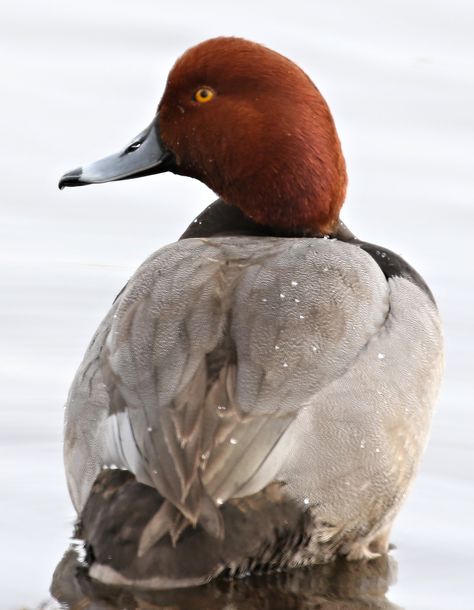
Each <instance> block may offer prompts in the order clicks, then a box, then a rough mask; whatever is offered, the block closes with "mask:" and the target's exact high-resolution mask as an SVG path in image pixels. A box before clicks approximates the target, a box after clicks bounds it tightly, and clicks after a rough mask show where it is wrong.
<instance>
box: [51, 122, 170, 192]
mask: <svg viewBox="0 0 474 610" xmlns="http://www.w3.org/2000/svg"><path fill="white" fill-rule="evenodd" d="M157 119H158V115H157V116H156V118H155V119H154V120H153V122H152V123H151V124H150V125H149V126H148V127H147V128H146V129H144V130H143V131H142V132H141V133H139V134H138V136H136V137H135V138H134V139H133V140H132V141H131V142H130V144H128V145H127V146H126V147H125V148H124V149H123V150H121V151H120V152H119V153H116V154H114V155H110V156H108V157H105V158H104V159H100V160H99V161H95V162H94V163H89V164H88V165H84V166H82V167H78V168H77V169H74V170H72V171H70V172H67V173H66V174H64V176H62V177H61V179H60V180H59V184H58V186H59V188H60V189H63V188H64V187H66V186H83V185H85V184H100V183H102V182H112V181H115V180H127V179H130V178H138V177H140V176H147V175H149V174H157V173H160V172H166V171H170V170H171V171H172V170H173V165H174V156H173V154H172V153H171V152H170V151H168V150H167V149H166V147H165V146H164V145H163V143H162V142H161V139H160V137H159V132H158V121H157Z"/></svg>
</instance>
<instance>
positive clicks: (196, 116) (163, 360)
mask: <svg viewBox="0 0 474 610" xmlns="http://www.w3.org/2000/svg"><path fill="white" fill-rule="evenodd" d="M165 171H171V172H174V173H176V174H181V175H184V176H191V177H194V178H197V179H198V180H201V181H202V182H204V183H205V184H206V185H207V186H209V187H210V188H211V189H212V190H213V191H215V192H216V193H217V195H218V196H219V199H218V200H217V201H216V202H215V203H213V204H212V205H211V206H210V207H208V208H207V209H206V210H204V212H203V213H202V214H201V215H200V216H199V217H198V218H197V219H196V220H195V221H194V222H193V223H191V225H190V227H189V228H188V229H187V230H186V231H185V232H184V234H183V235H182V237H181V239H180V240H179V241H177V242H176V243H173V244H171V245H168V246H166V247H164V248H162V249H160V250H159V251H158V252H156V253H154V254H153V255H152V256H151V257H150V258H149V259H148V260H146V261H145V262H144V263H143V265H142V266H141V267H140V268H139V269H138V271H137V272H136V273H135V275H134V276H133V277H132V278H131V279H130V281H129V282H128V284H127V285H126V287H125V288H124V289H123V290H122V292H121V293H120V294H119V296H118V297H117V298H116V300H115V302H114V304H113V306H112V309H111V310H110V312H109V313H108V314H107V316H106V317H105V319H104V321H103V322H102V323H101V325H100V326H99V329H98V330H97V332H96V334H95V336H94V337H93V339H92V342H91V344H90V346H89V348H88V350H87V352H86V355H85V357H84V360H83V362H82V364H81V366H80V368H79V371H78V373H77V375H76V377H75V380H74V382H73V385H72V388H71V390H70V393H69V397H68V401H67V406H66V425H65V444H64V454H65V466H66V474H67V481H68V487H69V491H70V494H71V498H72V501H73V503H74V506H75V508H76V510H77V513H78V516H79V519H78V526H77V536H78V537H80V538H82V539H83V540H84V541H85V542H86V546H87V549H88V553H87V561H88V564H89V566H90V567H89V573H90V575H91V576H92V577H93V578H95V579H98V580H101V581H103V582H106V583H111V584H126V585H135V586H142V587H156V588H172V587H182V586H193V585H199V584H201V583H204V582H207V581H209V580H210V579H212V578H213V577H215V576H217V575H219V574H222V573H224V574H228V575H241V574H246V573H248V572H249V571H262V570H271V569H283V568H291V567H296V566H301V565H309V564H314V563H324V562H328V561H331V560H333V559H335V558H336V557H338V556H345V557H346V558H347V559H349V560H356V559H363V558H367V559H370V558H373V557H375V556H377V555H379V554H383V553H385V552H386V551H387V549H388V543H389V533H390V529H391V526H392V523H393V521H394V518H395V516H396V515H397V513H398V511H399V509H400V507H401V504H402V502H403V500H404V498H405V496H406V494H407V491H408V489H409V487H410V484H411V482H412V481H413V478H414V476H415V473H416V470H417V468H418V465H419V462H420V458H421V455H422V453H423V450H424V447H425V445H426V441H427V436H428V431H429V426H430V419H431V414H432V409H433V406H434V403H435V400H436V396H437V393H438V388H439V384H440V379H441V375H442V367H443V347H442V333H441V323H440V318H439V314H438V311H437V308H436V305H435V302H434V300H433V296H432V294H431V292H430V290H429V288H428V287H427V285H426V284H425V282H424V281H423V279H422V278H421V277H420V275H419V274H418V273H417V272H416V271H415V270H414V269H412V268H411V267H410V266H409V265H408V264H407V263H406V262H405V261H404V260H402V259H401V258H400V257H399V256H398V255H396V254H394V253H393V252H390V251H389V250H386V249H385V248H382V247H379V246H374V245H372V244H369V243H365V242H363V241H360V240H358V239H356V238H355V237H354V235H353V234H352V233H351V232H350V231H349V230H348V229H347V227H345V226H344V224H343V223H342V222H341V221H340V219H339V212H340V209H341V206H342V204H343V201H344V197H345V192H346V183H347V178H346V170H345V163H344V158H343V155H342V151H341V146H340V142H339V138H338V135H337V132H336V128H335V125H334V122H333V119H332V116H331V113H330V111H329V108H328V106H327V104H326V102H325V101H324V99H323V97H322V95H321V93H320V92H319V91H318V89H317V88H316V87H315V86H314V84H313V83H312V81H311V80H310V79H309V78H308V76H307V75H306V74H305V73H304V72H303V71H302V70H301V69H300V68H299V67H298V66H296V65H295V64H294V63H292V62H291V61H290V60H288V59H286V58H285V57H283V56H281V55H279V54H278V53H275V52H274V51H271V50H269V49H267V48H265V47H263V46H261V45H258V44H255V43H252V42H249V41H246V40H242V39H239V38H216V39H212V40H208V41H206V42H203V43H201V44H199V45H197V46H195V47H193V48H191V49H189V50H188V51H186V52H185V53H184V55H183V56H182V57H181V58H180V59H178V61H177V62H176V64H175V65H174V67H173V68H172V70H171V72H170V74H169V77H168V81H167V84H166V88H165V91H164V94H163V97H162V99H161V102H160V104H159V106H158V111H157V114H156V116H155V118H154V119H153V121H152V123H151V124H150V125H149V126H148V127H147V128H146V129H145V130H144V131H143V132H142V133H140V134H139V135H138V136H137V137H136V138H135V139H134V140H132V142H131V143H130V144H129V145H128V146H126V147H125V148H124V149H123V150H122V151H120V152H119V153H118V154H116V155H112V156H109V157H106V158H105V159H103V160H100V161H97V162H95V163H92V164H90V165H86V166H83V167H81V168H79V169H76V170H73V171H71V172H69V173H67V174H65V175H64V176H63V177H62V178H61V180H60V183H59V186H60V187H61V188H62V187H65V186H80V185H85V184H92V183H100V182H108V181H112V180H124V179H129V178H136V177H139V176H145V175H149V174H157V173H161V172H165Z"/></svg>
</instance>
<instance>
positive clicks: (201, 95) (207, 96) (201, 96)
mask: <svg viewBox="0 0 474 610" xmlns="http://www.w3.org/2000/svg"><path fill="white" fill-rule="evenodd" d="M214 96H215V93H214V91H213V90H212V89H209V87H200V88H199V89H198V90H197V91H196V93H195V94H194V100H195V101H196V102H199V103H200V104H205V103H206V102H210V101H211V100H212V98H213V97H214Z"/></svg>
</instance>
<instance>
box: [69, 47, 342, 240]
mask: <svg viewBox="0 0 474 610" xmlns="http://www.w3.org/2000/svg"><path fill="white" fill-rule="evenodd" d="M164 171H172V172H175V173H179V174H183V175H186V176H192V177H194V178H198V179H199V180H201V181H202V182H204V183H205V184H207V185H208V186H209V187H210V188H211V189H212V190H213V191H215V192H216V193H217V194H218V195H220V197H222V199H224V201H226V202H227V203H230V204H233V205H235V206H238V207H239V208H240V209H241V210H242V211H243V212H244V214H246V215H247V216H248V217H250V218H251V219H253V220H254V221H256V222H257V223H260V224H263V225H267V226H269V227H270V228H275V229H280V230H283V232H286V231H289V232H295V233H298V234H301V233H303V234H304V233H309V234H315V233H323V234H325V233H330V232H331V229H332V228H333V227H334V225H335V224H336V222H337V220H338V217H339V210H340V208H341V206H342V203H343V201H344V196H345V192H346V183H347V177H346V169H345V164H344V158H343V156H342V151H341V145H340V143H339V138H338V137H337V133H336V128H335V126H334V122H333V120H332V117H331V113H330V112H329V108H328V107H327V104H326V102H325V101H324V99H323V97H322V96H321V94H320V93H319V91H318V90H317V89H316V87H315V86H314V84H313V83H312V82H311V81H310V79H309V78H308V77H307V76H306V74H305V73H304V72H303V71H302V70H300V68H298V66H296V65H295V64H294V63H292V62H291V61H289V60H288V59H286V58H285V57H283V56H281V55H279V54H278V53H275V52H274V51H270V49H267V48H265V47H262V46H261V45H258V44H255V43H253V42H249V41H247V40H242V39H240V38H215V39H212V40H208V41H206V42H203V43H201V44H199V45H197V46H196V47H193V48H192V49H189V51H186V53H185V54H184V55H183V56H182V57H181V58H180V59H178V61H177V62H176V64H175V66H174V67H173V69H172V70H171V73H170V75H169V78H168V83H167V86H166V89H165V92H164V94H163V98H162V100H161V102H160V106H159V113H158V114H157V115H156V116H155V118H154V120H153V122H152V123H151V125H149V126H148V127H147V128H146V129H145V130H144V131H142V132H141V133H140V134H139V135H138V136H137V137H136V138H134V140H133V141H132V142H131V143H130V144H129V145H128V146H126V147H125V148H124V149H122V150H121V151H120V152H119V153H116V154H114V155H110V156H108V157H105V158H104V159H100V160H99V161H96V162H94V163H91V164H88V165H85V166H82V167H79V168H77V169H74V170H72V171H70V172H68V173H67V174H65V175H64V176H62V178H61V180H60V182H59V186H60V188H63V187H65V186H81V185H84V184H94V183H99V182H110V181H112V180H126V179H129V178H137V177H139V176H145V175H148V174H156V173H160V172H164Z"/></svg>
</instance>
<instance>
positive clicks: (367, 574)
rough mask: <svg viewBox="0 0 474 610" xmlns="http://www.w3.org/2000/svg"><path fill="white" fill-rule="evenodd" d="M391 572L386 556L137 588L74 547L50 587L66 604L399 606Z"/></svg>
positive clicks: (153, 608) (214, 608) (100, 607)
mask: <svg viewBox="0 0 474 610" xmlns="http://www.w3.org/2000/svg"><path fill="white" fill-rule="evenodd" d="M395 576H396V563H395V560H394V559H392V558H390V557H380V558H379V559H376V560H372V561H369V562H346V561H344V560H340V561H337V562H336V563H333V564H330V565H324V566H316V567H314V568H311V569H300V570H293V571H290V572H285V573H279V574H272V575H265V576H257V575H255V576H250V577H248V578H244V579H241V580H232V581H230V580H222V579H221V580H219V579H217V580H215V581H213V582H212V583H210V584H208V585H205V586H202V587H196V588H192V589H181V590H174V591H158V592H157V591H142V590H140V591H138V590H132V589H129V588H127V589H125V588H119V587H110V586H105V585H102V584H100V583H97V582H95V581H93V580H91V579H90V578H89V577H88V575H87V571H86V569H85V568H84V567H83V566H82V565H81V563H80V562H79V559H78V555H77V553H76V551H75V550H74V549H69V550H68V551H67V552H66V554H65V555H64V557H63V559H62V560H61V562H60V563H59V565H58V566H57V568H56V570H55V572H54V575H53V582H52V585H51V593H52V595H53V596H54V598H55V599H56V600H57V601H58V602H59V603H60V604H61V607H62V608H65V609H68V610H113V609H115V610H119V609H120V610H122V609H123V610H135V609H136V610H139V609H140V610H401V608H400V607H399V606H396V605H394V604H392V603H391V602H390V601H389V600H387V599H386V597H385V595H386V593H387V590H388V588H389V586H390V584H392V583H393V581H394V579H395Z"/></svg>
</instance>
